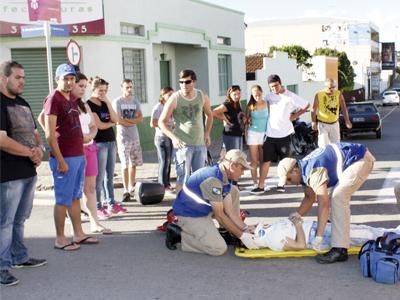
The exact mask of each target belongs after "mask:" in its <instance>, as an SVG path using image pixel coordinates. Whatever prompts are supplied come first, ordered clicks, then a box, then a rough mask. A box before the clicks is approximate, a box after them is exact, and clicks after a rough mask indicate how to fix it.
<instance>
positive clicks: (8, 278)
mask: <svg viewBox="0 0 400 300" xmlns="http://www.w3.org/2000/svg"><path fill="white" fill-rule="evenodd" d="M0 283H1V284H2V285H5V286H12V285H16V284H18V283H19V280H18V279H17V278H15V277H14V276H13V275H12V274H11V273H10V272H9V271H8V270H1V271H0Z"/></svg>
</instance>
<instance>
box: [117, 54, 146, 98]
mask: <svg viewBox="0 0 400 300" xmlns="http://www.w3.org/2000/svg"><path fill="white" fill-rule="evenodd" d="M122 66H123V72H124V79H131V80H132V81H133V89H134V93H135V96H136V97H137V98H139V100H140V102H141V103H147V93H146V90H147V89H146V69H145V62H144V49H132V48H124V49H122Z"/></svg>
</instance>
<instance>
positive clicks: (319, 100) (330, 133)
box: [311, 78, 353, 147]
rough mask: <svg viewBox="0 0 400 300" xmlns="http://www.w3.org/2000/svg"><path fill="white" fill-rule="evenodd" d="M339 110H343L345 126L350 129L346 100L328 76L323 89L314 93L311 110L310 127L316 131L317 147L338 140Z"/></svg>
mask: <svg viewBox="0 0 400 300" xmlns="http://www.w3.org/2000/svg"><path fill="white" fill-rule="evenodd" d="M340 110H342V112H343V117H344V121H345V123H346V127H347V128H349V129H350V128H351V127H352V126H353V125H352V124H351V122H350V119H349V114H348V111H347V107H346V101H345V100H344V97H343V95H342V93H341V92H340V91H338V90H337V89H336V81H335V80H333V79H330V78H328V79H327V80H326V81H325V89H324V90H322V91H319V92H318V93H317V94H316V95H315V97H314V104H313V108H312V111H311V119H312V129H313V130H317V131H318V146H319V147H323V146H325V145H326V144H330V143H337V142H339V141H340V125H339V122H338V120H339V111H340Z"/></svg>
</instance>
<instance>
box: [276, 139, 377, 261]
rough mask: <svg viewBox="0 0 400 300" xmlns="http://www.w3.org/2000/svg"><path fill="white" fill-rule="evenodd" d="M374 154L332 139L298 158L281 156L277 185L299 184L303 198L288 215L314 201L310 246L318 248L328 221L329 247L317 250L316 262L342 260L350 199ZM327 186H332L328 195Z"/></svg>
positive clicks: (347, 239)
mask: <svg viewBox="0 0 400 300" xmlns="http://www.w3.org/2000/svg"><path fill="white" fill-rule="evenodd" d="M374 162H375V158H374V157H373V156H372V154H371V153H370V152H369V151H368V149H367V148H366V147H365V146H363V145H361V144H351V143H335V144H328V145H326V146H324V147H322V148H317V149H316V150H314V151H313V152H311V153H310V154H309V155H307V156H306V157H304V158H303V159H301V160H295V159H293V158H285V159H283V160H282V161H281V162H280V163H279V165H278V168H277V172H278V176H279V186H283V185H284V184H286V183H292V184H302V185H303V186H304V199H303V201H302V203H301V205H300V208H299V209H298V211H297V212H296V213H293V214H291V216H290V218H291V219H296V218H299V217H300V216H303V215H304V214H306V213H307V212H308V211H309V210H310V209H311V207H312V205H313V203H314V202H318V226H317V232H316V237H315V239H314V241H313V248H314V249H315V250H318V249H319V244H320V243H321V242H322V237H323V232H324V230H325V225H326V223H327V221H328V219H329V215H330V221H331V222H332V241H331V250H330V251H329V252H327V253H325V254H318V255H317V256H316V259H317V261H318V262H319V263H322V264H327V263H334V262H338V261H345V260H347V258H348V255H347V249H348V248H349V247H350V237H349V235H350V200H351V196H352V194H353V193H354V192H356V191H357V190H358V189H359V188H360V187H361V185H362V184H363V183H364V181H365V180H366V179H367V177H368V175H369V174H370V173H371V171H372V168H373V166H374ZM329 188H333V192H332V193H331V197H330V196H329V190H328V189H329Z"/></svg>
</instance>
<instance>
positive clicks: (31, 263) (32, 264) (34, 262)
mask: <svg viewBox="0 0 400 300" xmlns="http://www.w3.org/2000/svg"><path fill="white" fill-rule="evenodd" d="M45 264H47V260H45V259H38V258H30V259H29V260H28V261H26V262H24V263H22V264H16V265H12V266H11V268H13V269H21V268H36V267H41V266H44V265H45Z"/></svg>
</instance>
